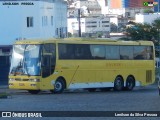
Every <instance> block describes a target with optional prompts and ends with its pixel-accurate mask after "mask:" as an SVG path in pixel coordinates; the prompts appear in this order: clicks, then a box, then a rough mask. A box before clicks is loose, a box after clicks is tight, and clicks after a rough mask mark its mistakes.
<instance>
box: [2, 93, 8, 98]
mask: <svg viewBox="0 0 160 120" xmlns="http://www.w3.org/2000/svg"><path fill="white" fill-rule="evenodd" d="M8 96H9V94H7V93H0V99H2V98H8Z"/></svg>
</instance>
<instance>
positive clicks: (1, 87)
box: [0, 85, 8, 89]
mask: <svg viewBox="0 0 160 120" xmlns="http://www.w3.org/2000/svg"><path fill="white" fill-rule="evenodd" d="M0 89H8V86H7V85H5V86H0Z"/></svg>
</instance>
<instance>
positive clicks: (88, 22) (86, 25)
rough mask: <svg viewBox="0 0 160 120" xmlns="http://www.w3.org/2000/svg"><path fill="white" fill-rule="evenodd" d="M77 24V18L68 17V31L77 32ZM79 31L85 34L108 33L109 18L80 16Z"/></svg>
mask: <svg viewBox="0 0 160 120" xmlns="http://www.w3.org/2000/svg"><path fill="white" fill-rule="evenodd" d="M78 31H79V24H78V20H77V18H68V32H70V33H71V34H77V35H78ZM81 32H82V35H84V36H86V35H89V34H96V33H102V35H105V36H106V35H108V34H109V33H110V18H109V17H96V18H94V17H85V18H81Z"/></svg>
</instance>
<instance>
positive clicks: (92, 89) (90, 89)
mask: <svg viewBox="0 0 160 120" xmlns="http://www.w3.org/2000/svg"><path fill="white" fill-rule="evenodd" d="M87 90H88V91H89V92H95V91H96V88H88V89H87Z"/></svg>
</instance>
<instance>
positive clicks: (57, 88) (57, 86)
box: [53, 78, 65, 94]
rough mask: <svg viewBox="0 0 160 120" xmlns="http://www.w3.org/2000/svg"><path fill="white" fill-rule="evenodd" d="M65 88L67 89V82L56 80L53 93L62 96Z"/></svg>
mask: <svg viewBox="0 0 160 120" xmlns="http://www.w3.org/2000/svg"><path fill="white" fill-rule="evenodd" d="M64 88H65V82H64V80H63V79H61V78H59V79H57V80H56V82H55V84H54V90H53V93H56V94H60V93H62V92H63V91H64Z"/></svg>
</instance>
